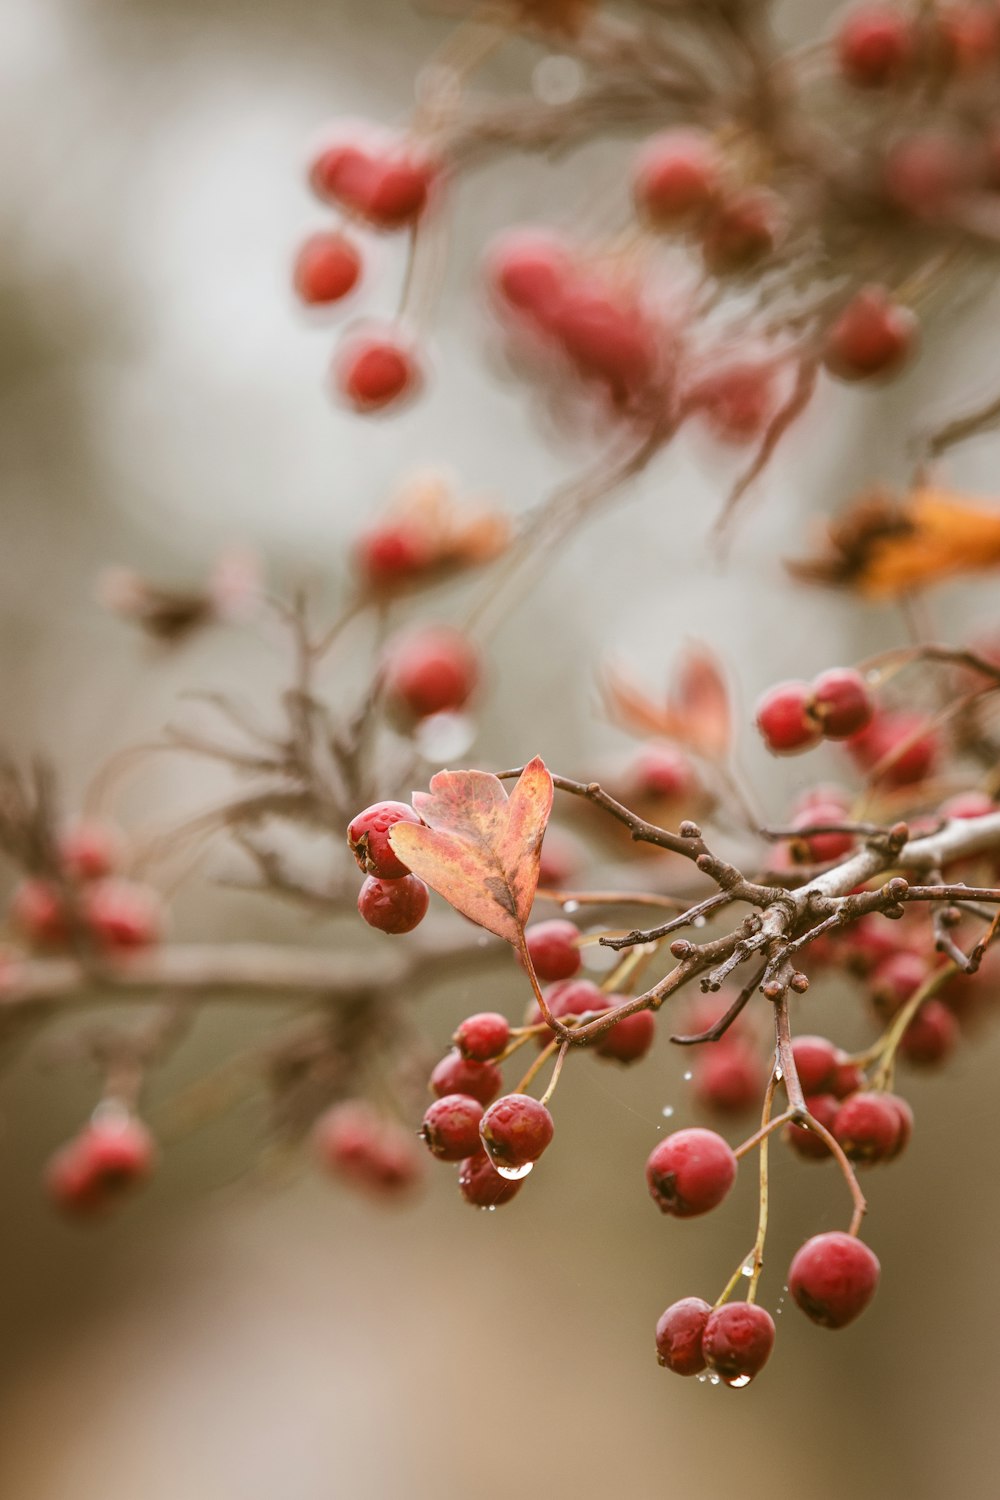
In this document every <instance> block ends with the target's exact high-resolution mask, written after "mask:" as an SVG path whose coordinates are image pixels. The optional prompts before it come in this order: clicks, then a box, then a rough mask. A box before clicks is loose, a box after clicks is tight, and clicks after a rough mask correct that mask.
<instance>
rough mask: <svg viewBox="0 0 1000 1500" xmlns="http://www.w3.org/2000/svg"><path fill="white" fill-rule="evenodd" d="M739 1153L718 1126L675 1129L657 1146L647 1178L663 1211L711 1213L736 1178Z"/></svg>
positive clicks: (687, 1214) (682, 1215) (676, 1214)
mask: <svg viewBox="0 0 1000 1500" xmlns="http://www.w3.org/2000/svg"><path fill="white" fill-rule="evenodd" d="M736 1167H737V1162H736V1157H735V1156H734V1155H733V1152H732V1149H731V1147H730V1146H728V1145H727V1143H726V1142H725V1141H724V1140H723V1139H722V1137H721V1135H716V1133H715V1131H714V1130H702V1129H700V1128H698V1127H697V1126H693V1127H692V1128H691V1129H689V1130H675V1131H674V1132H673V1134H672V1135H668V1136H667V1137H666V1139H665V1140H662V1141H660V1143H659V1145H657V1146H654V1148H653V1150H652V1151H651V1152H650V1155H649V1160H648V1161H647V1162H646V1182H647V1184H648V1186H649V1191H650V1193H651V1194H652V1197H653V1201H654V1202H655V1203H656V1204H657V1206H658V1207H659V1209H660V1210H661V1212H662V1213H665V1214H673V1216H674V1217H675V1218H678V1219H692V1218H694V1217H695V1215H697V1214H704V1213H708V1211H709V1210H710V1209H713V1208H716V1207H717V1206H718V1205H719V1204H720V1203H721V1202H722V1200H723V1198H725V1196H726V1194H727V1193H728V1192H729V1190H730V1188H731V1187H732V1185H733V1183H734V1182H735V1181H736Z"/></svg>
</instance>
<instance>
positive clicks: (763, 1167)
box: [747, 1066, 778, 1302]
mask: <svg viewBox="0 0 1000 1500" xmlns="http://www.w3.org/2000/svg"><path fill="white" fill-rule="evenodd" d="M777 1087H778V1076H777V1066H775V1067H773V1068H772V1069H771V1076H770V1078H769V1079H768V1081H767V1089H766V1091H765V1094H764V1107H763V1109H762V1110H761V1116H760V1128H761V1130H762V1131H763V1132H764V1134H763V1135H762V1136H761V1138H760V1179H759V1181H760V1201H759V1207H758V1211H757V1238H756V1239H755V1240H754V1244H753V1273H752V1275H751V1277H750V1285H749V1287H748V1288H747V1301H748V1302H754V1301H755V1300H756V1297H757V1283H758V1281H759V1280H760V1273H761V1271H762V1270H763V1269H764V1242H765V1240H766V1239H767V1208H768V1187H767V1157H768V1148H769V1146H770V1135H769V1132H768V1131H767V1128H766V1127H767V1126H768V1124H769V1123H770V1119H771V1105H772V1104H773V1102H774V1092H775V1089H776V1088H777Z"/></svg>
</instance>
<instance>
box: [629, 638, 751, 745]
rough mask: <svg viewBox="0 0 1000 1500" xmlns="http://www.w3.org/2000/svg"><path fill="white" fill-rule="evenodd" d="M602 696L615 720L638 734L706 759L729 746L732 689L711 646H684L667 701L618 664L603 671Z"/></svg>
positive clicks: (695, 643)
mask: <svg viewBox="0 0 1000 1500" xmlns="http://www.w3.org/2000/svg"><path fill="white" fill-rule="evenodd" d="M604 696H605V699H606V701H607V705H608V711H609V713H610V714H611V717H612V718H613V719H614V720H615V722H616V723H617V724H620V725H621V726H622V727H623V728H625V729H628V730H631V731H632V732H633V733H635V734H640V735H656V736H657V737H658V738H660V739H665V740H673V741H674V743H675V744H678V745H685V746H687V747H688V749H690V750H693V751H695V753H696V754H698V755H703V756H704V757H705V758H706V759H707V760H719V759H721V758H723V757H724V756H725V755H726V754H727V752H728V750H729V746H730V739H731V733H732V713H731V710H730V705H729V691H728V689H727V687H726V680H725V678H724V677H723V675H722V671H721V669H720V667H719V663H718V661H717V659H716V657H715V656H714V655H713V654H712V653H711V652H710V651H709V649H708V647H707V646H703V645H700V644H698V643H697V642H693V643H692V644H691V645H689V646H687V647H686V648H685V651H684V655H683V656H682V657H681V660H680V663H679V666H678V670H677V675H676V679H675V684H674V687H673V689H672V690H671V692H670V693H669V694H668V696H667V698H666V701H664V702H659V703H658V702H656V701H654V700H653V699H652V698H650V697H648V696H647V695H646V694H645V693H644V692H643V691H642V689H641V688H638V687H636V686H635V684H634V683H633V682H631V681H630V680H629V679H628V678H627V677H626V676H625V675H624V673H623V672H622V671H621V670H620V669H619V668H617V667H611V668H609V669H608V670H607V671H606V673H605V678H604Z"/></svg>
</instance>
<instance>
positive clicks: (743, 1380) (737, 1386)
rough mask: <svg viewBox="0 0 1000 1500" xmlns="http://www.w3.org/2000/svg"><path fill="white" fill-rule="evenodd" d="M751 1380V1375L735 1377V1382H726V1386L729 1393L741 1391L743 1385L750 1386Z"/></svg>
mask: <svg viewBox="0 0 1000 1500" xmlns="http://www.w3.org/2000/svg"><path fill="white" fill-rule="evenodd" d="M752 1379H753V1376H752V1375H737V1377H736V1379H735V1380H727V1381H726V1384H727V1385H728V1387H729V1389H730V1390H731V1391H741V1390H742V1389H743V1387H744V1386H745V1385H749V1384H750V1382H751V1380H752Z"/></svg>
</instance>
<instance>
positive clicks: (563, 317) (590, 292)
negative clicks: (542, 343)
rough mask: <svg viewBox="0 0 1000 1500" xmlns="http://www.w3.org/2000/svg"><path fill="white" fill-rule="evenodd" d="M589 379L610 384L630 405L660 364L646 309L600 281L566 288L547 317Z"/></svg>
mask: <svg viewBox="0 0 1000 1500" xmlns="http://www.w3.org/2000/svg"><path fill="white" fill-rule="evenodd" d="M547 326H548V328H549V329H550V331H551V333H552V335H553V336H554V337H555V338H556V339H557V340H558V342H559V344H560V346H561V347H562V349H563V351H564V353H565V354H566V355H567V356H568V358H569V359H570V361H571V362H572V364H573V365H574V366H575V368H576V370H577V373H578V374H579V375H580V376H581V377H582V378H583V379H584V380H594V381H598V382H600V383H601V384H603V385H606V386H607V388H608V391H609V394H610V395H611V397H612V399H613V400H614V401H615V402H616V403H617V404H619V405H625V404H627V403H628V402H629V401H631V400H633V399H634V398H636V397H638V396H640V395H642V394H643V393H644V392H646V391H648V390H649V388H650V386H651V384H652V381H653V377H654V374H655V370H656V355H657V351H656V343H655V339H654V337H653V333H652V330H651V329H650V327H649V326H648V325H647V323H646V321H645V319H644V317H643V315H642V312H641V310H640V309H639V308H638V307H636V306H634V305H632V304H630V303H626V302H622V301H620V300H618V299H616V298H615V297H613V296H612V295H611V294H610V293H609V292H608V291H606V290H605V289H604V288H603V287H602V286H600V285H598V284H594V285H590V284H587V283H580V284H577V285H574V286H571V287H570V288H569V289H568V290H567V291H565V292H564V294H563V296H562V298H561V300H560V301H559V303H558V304H557V305H556V307H555V308H554V309H553V311H552V314H551V317H550V318H549V320H548V323H547Z"/></svg>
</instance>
